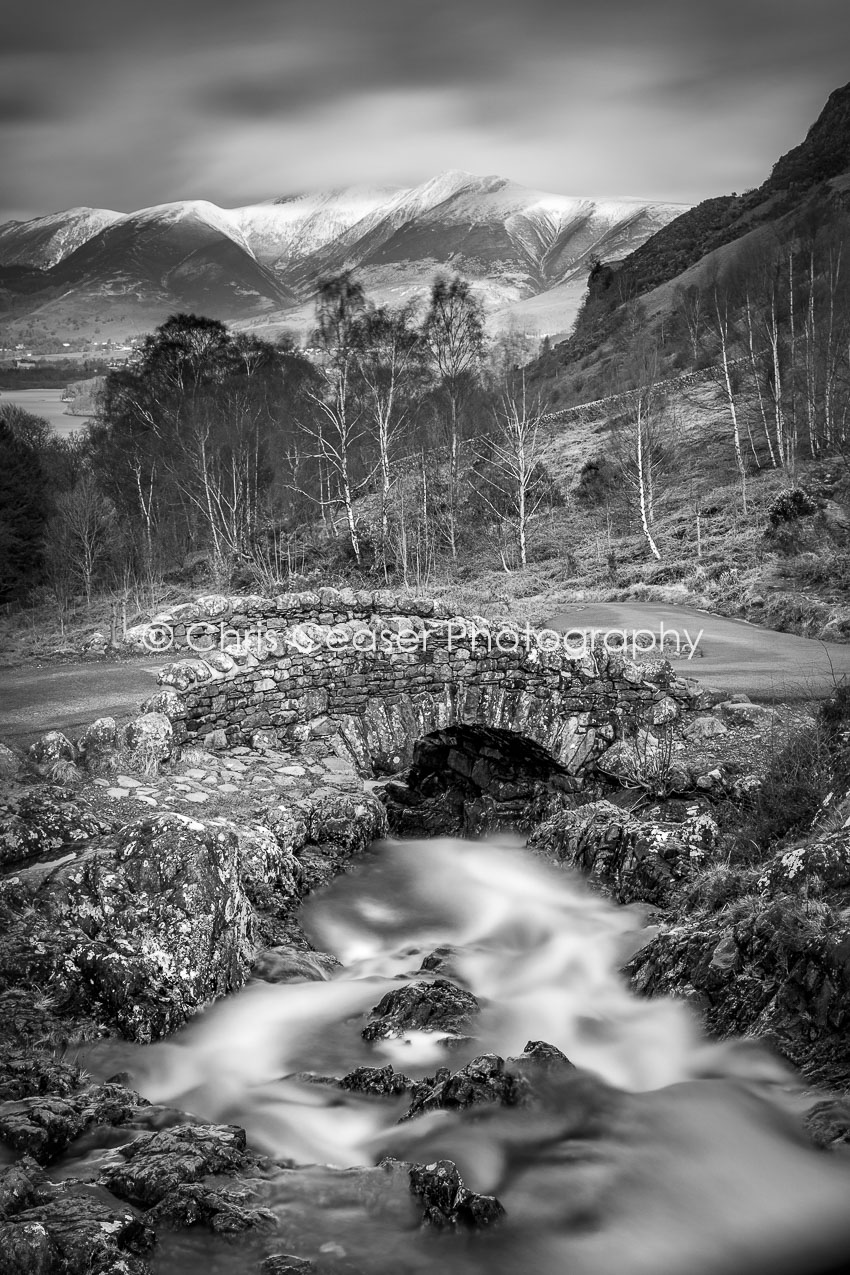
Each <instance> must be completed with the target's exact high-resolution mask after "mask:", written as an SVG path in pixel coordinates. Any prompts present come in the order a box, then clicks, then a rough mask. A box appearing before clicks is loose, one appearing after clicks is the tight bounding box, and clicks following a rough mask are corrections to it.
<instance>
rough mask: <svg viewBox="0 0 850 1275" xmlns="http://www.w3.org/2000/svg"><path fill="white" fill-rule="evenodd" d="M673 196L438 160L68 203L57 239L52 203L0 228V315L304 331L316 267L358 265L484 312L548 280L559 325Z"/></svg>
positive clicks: (665, 215)
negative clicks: (391, 173)
mask: <svg viewBox="0 0 850 1275" xmlns="http://www.w3.org/2000/svg"><path fill="white" fill-rule="evenodd" d="M681 208H682V205H675V204H666V203H662V202H656V203H653V202H650V201H642V200H627V199H621V200H611V199H606V200H594V199H591V198H582V197H574V196H567V195H559V194H552V193H549V192H544V191H536V190H530V189H527V188H526V187H523V186H520V185H518V184H517V183H514V182H512V181H510V180H509V179H508V178H504V177H500V176H498V175H494V174H490V175H486V176H476V175H475V174H471V173H467V172H464V171H462V170H448V171H447V172H445V173H441V174H438V175H437V176H435V177H433V178H430V179H428V180H427V181H425V182H423V183H421V184H420V185H418V186H413V187H369V186H352V187H343V188H338V189H335V190H329V191H319V192H316V193H313V194H305V195H299V196H282V197H278V198H277V199H274V198H273V199H271V200H268V201H264V202H261V203H256V204H250V205H244V206H241V207H236V208H222V207H219V206H218V205H216V204H213V203H212V202H210V201H208V200H182V201H172V202H169V203H163V204H157V205H152V206H151V207H149V208H145V209H139V210H137V211H136V212H132V213H126V214H119V213H112V212H110V211H108V210H96V209H77V210H71V211H72V212H73V213H74V219H73V226H74V232H73V234H71V233H68V234H66V235H65V237H64V238H62V236H61V234H60V231H61V228H62V217H63V214H51V215H50V217H49V218H36V219H33V220H32V221H31V222H24V223H20V222H18V223H7V224H6V225H5V226H2V227H0V318H2V320H3V321H4V322H5V324H6V325H8V324H9V323H10V322H14V321H16V320H18V321H24V320H26V319H30V321H31V322H33V323H34V322H41V323H47V322H48V321H50V322H52V323H53V325H54V327H55V326H57V325H61V323H62V322H63V321H65V322H70V321H71V319H70V315H71V314H72V313H74V314H75V316H76V317H75V319H74V320H73V321H74V322H75V323H76V324H77V326H79V324H80V323H81V322H82V323H83V324H85V323H86V322H88V323H89V324H91V323H93V322H94V321H95V320H97V321H98V322H100V321H103V320H104V318H105V320H106V321H109V319H110V316H112V315H117V314H119V313H120V314H121V315H122V317H125V318H127V317H130V318H131V317H132V314H131V312H132V311H134V310H140V309H145V308H147V309H150V308H151V307H153V309H154V310H155V309H157V307H158V308H160V309H162V310H165V311H167V310H168V309H169V306H172V303H173V304H174V305H180V306H181V307H184V308H185V307H186V306H190V307H193V308H202V309H203V310H204V312H212V313H213V314H214V316H215V317H219V318H222V319H225V320H234V319H238V320H239V321H240V322H242V323H244V324H246V325H248V326H250V322H251V319H252V317H253V318H254V319H256V321H257V322H258V323H259V324H269V323H275V322H277V323H279V324H280V325H281V326H286V324H287V322H288V321H289V322H290V323H294V324H295V326H296V327H298V326H300V327H301V328H302V329H304V330H306V327H307V318H306V316H307V311H308V310H309V309H310V308H311V304H310V303H311V300H312V297H313V296H314V294H315V289H316V285H317V283H318V281H319V280H320V279H321V278H323V277H327V276H329V275H332V274H335V273H338V272H339V271H341V270H344V269H353V270H356V271H357V272H358V275H359V276H361V277H362V279H363V282H364V285H365V286H366V289H367V291H369V292H375V293H377V299H378V300H379V302H383V303H386V302H396V303H397V302H399V301H403V300H410V299H412V298H414V297H421V296H424V295H425V294H426V293H427V291H428V289H429V288H430V284H431V281H432V279H433V276H434V274H435V273H436V272H437V271H439V270H441V269H444V270H445V269H448V270H458V271H459V272H461V273H463V274H465V275H466V276H467V277H469V278H470V281H471V282H472V284H473V286H476V287H477V288H478V290H479V292H480V294H481V296H482V299H483V300H484V302H485V305H487V306H489V308H491V309H493V310H496V311H499V310H502V309H504V308H505V307H507V308H508V309H509V308H510V306H511V305H513V304H516V303H517V302H521V301H523V300H527V299H529V298H535V297H538V296H540V295H541V294H544V293H546V292H547V291H548V290H553V299H554V298H557V301H556V302H555V305H556V310H557V312H558V321H559V322H560V324H561V326H562V329H563V330H566V329H567V328H568V326H569V323H570V322H571V318H572V313H574V312H575V310H576V309H577V306H578V303H579V301H580V295H579V293H580V292H582V291H583V289H584V286H585V281H586V278H587V274H588V271H589V266H590V262H591V258H592V257H593V256H594V255H595V254H600V253H603V252H604V253H605V254H606V255H608V256H612V255H613V256H617V255H622V254H624V253H625V252H627V251H628V250H629V249H630V248H632V247H634V246H635V245H636V244H637V243H640V242H643V240H645V239H646V238H647V237H648V236H649V235H650V234H652V233H653V232H654V231H655V230H657V229H658V228H659V227H660V226H662V225H664V224H666V223H667V222H668V221H669V220H671V218H672V217H674V216H675V215H676V214H677V213H678V212H680V211H681ZM68 215H69V217H70V215H71V213H70V212H69V214H68ZM87 232H90V233H87ZM564 284H568V285H570V286H569V287H567V288H566V289H564V288H563V287H562V286H561V285H564ZM555 289H560V290H559V291H554V290H555ZM571 289H572V290H571ZM571 312H572V313H571ZM163 317H165V315H163ZM116 321H117V320H116Z"/></svg>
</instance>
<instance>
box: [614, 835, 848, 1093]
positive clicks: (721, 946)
mask: <svg viewBox="0 0 850 1275" xmlns="http://www.w3.org/2000/svg"><path fill="white" fill-rule="evenodd" d="M848 864H850V832H848V831H847V830H846V829H840V830H839V831H838V832H835V833H829V834H825V835H822V836H820V837H817V838H815V839H814V840H813V841H811V842H805V843H803V844H802V845H800V846H798V847H796V848H791V849H786V850H781V851H779V852H777V853H776V854H775V855H774V856H773V857H772V858H771V859H769V860H768V861H767V863H765V864H763V865H762V866H761V867H760V868H758V869H751V870H749V871H745V870H741V871H740V872H738V873H737V874H736V873H734V872H730V873H729V876H730V878H731V884H728V885H727V886H726V892H727V893H726V897H725V899H724V900H723V901H722V902H721V903H720V905H719V906H711V904H708V905H702V906H697V907H696V908H695V909H694V911H693V912H692V913H691V915H689V916H686V918H685V919H684V920H682V921H681V922H679V923H678V924H673V925H670V926H669V928H665V929H663V930H662V932H661V933H660V934H659V935H658V936H657V937H656V938H655V939H653V940H652V942H650V943H649V944H648V945H647V946H646V947H645V948H643V949H642V950H641V951H640V952H638V953H637V955H636V956H635V957H634V958H633V960H632V962H631V965H630V967H629V968H630V972H631V974H632V979H633V984H634V986H635V987H636V989H637V990H638V991H640V992H643V993H645V994H649V995H658V994H663V993H675V994H676V995H679V996H682V995H684V996H686V997H687V998H688V999H689V1000H690V1001H691V1002H692V1003H693V1004H694V1006H695V1007H696V1008H698V1009H700V1010H701V1011H702V1016H703V1018H704V1021H705V1024H706V1026H707V1027H708V1029H709V1030H710V1031H711V1032H712V1033H713V1034H715V1035H718V1036H728V1035H733V1034H734V1035H742V1034H744V1035H756V1036H758V1037H760V1038H761V1039H763V1040H766V1041H767V1042H768V1043H770V1044H772V1045H773V1046H774V1047H775V1048H776V1049H777V1050H779V1052H780V1053H782V1054H783V1055H784V1056H785V1057H786V1058H788V1059H789V1060H790V1061H791V1062H792V1063H794V1065H795V1066H798V1067H802V1068H803V1069H804V1070H805V1071H806V1072H807V1073H808V1074H809V1075H811V1076H813V1077H822V1078H827V1077H829V1078H830V1080H832V1081H833V1082H834V1081H839V1082H843V1083H845V1084H846V1083H850V1032H849V1031H848V1029H850V924H848V918H847V903H848V891H850V870H848Z"/></svg>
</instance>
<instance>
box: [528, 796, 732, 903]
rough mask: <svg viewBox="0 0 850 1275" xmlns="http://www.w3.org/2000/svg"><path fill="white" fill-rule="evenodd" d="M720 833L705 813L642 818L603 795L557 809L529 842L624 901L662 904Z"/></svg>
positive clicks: (603, 891)
mask: <svg viewBox="0 0 850 1275" xmlns="http://www.w3.org/2000/svg"><path fill="white" fill-rule="evenodd" d="M718 835H719V833H718V829H717V825H716V823H715V822H714V820H713V819H711V818H710V817H709V816H708V815H705V814H701V813H695V814H692V815H689V816H688V817H687V818H686V819H685V820H684V821H683V822H681V823H672V822H662V821H657V820H639V819H637V818H635V816H634V815H631V814H629V813H628V812H626V811H624V810H621V809H620V808H619V807H618V806H615V805H614V804H613V803H612V802H610V801H605V800H602V801H593V802H589V803H588V804H587V805H586V806H580V807H578V809H575V810H560V811H557V812H556V813H555V814H554V815H552V816H551V817H550V818H549V819H547V820H545V821H544V822H543V823H542V824H540V826H539V827H538V828H536V829H535V831H534V833H533V834H532V836H531V838H530V841H529V844H530V846H531V847H532V849H534V850H535V851H536V852H537V853H538V854H541V855H543V856H544V857H546V858H548V859H551V860H553V861H554V862H556V863H560V864H564V865H566V866H568V867H572V868H576V869H577V870H578V871H579V872H582V873H583V874H584V875H585V876H586V877H587V880H588V883H589V884H590V885H592V886H593V887H594V889H597V890H599V891H600V893H603V894H606V895H608V896H610V897H612V898H615V899H616V900H617V901H618V902H620V903H632V902H646V903H660V902H661V901H662V900H663V899H664V897H665V896H666V894H667V893H668V891H669V889H670V888H671V886H672V885H673V884H674V883H675V882H676V881H679V880H681V879H682V878H683V877H685V876H686V875H688V873H690V872H691V871H692V870H693V869H694V868H697V867H700V866H701V865H702V864H703V863H704V861H705V860H706V858H707V857H708V856H709V855H710V853H711V851H712V850H713V849H714V848H715V846H716V844H717V839H718Z"/></svg>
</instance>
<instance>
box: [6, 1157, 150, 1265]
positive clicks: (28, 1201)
mask: <svg viewBox="0 0 850 1275" xmlns="http://www.w3.org/2000/svg"><path fill="white" fill-rule="evenodd" d="M0 1173H2V1176H0V1201H2V1206H3V1207H2V1212H0V1218H2V1220H0V1253H2V1269H3V1271H4V1272H8V1275H76V1273H77V1272H81V1273H82V1272H85V1273H86V1275H145V1273H146V1272H147V1271H148V1266H147V1264H146V1263H145V1262H144V1261H143V1260H142V1258H143V1256H144V1255H145V1254H147V1253H149V1252H150V1250H151V1249H152V1248H153V1247H154V1244H155V1243H156V1234H155V1232H154V1230H153V1229H152V1227H151V1226H149V1225H148V1223H147V1221H146V1220H145V1219H144V1218H143V1217H141V1216H140V1215H139V1214H138V1212H137V1211H136V1210H135V1209H132V1208H128V1207H126V1206H123V1205H121V1204H120V1203H119V1201H117V1200H116V1199H114V1197H112V1196H110V1195H109V1194H108V1192H106V1191H104V1190H103V1189H102V1188H100V1187H98V1186H92V1185H89V1184H86V1183H81V1182H74V1181H69V1182H65V1183H61V1184H58V1185H57V1184H54V1183H50V1182H47V1181H46V1179H45V1178H44V1177H43V1176H42V1175H41V1174H40V1173H39V1171H38V1170H37V1168H36V1167H35V1166H34V1165H33V1163H32V1161H29V1160H26V1159H25V1160H23V1161H21V1162H20V1163H19V1164H18V1165H16V1166H14V1167H13V1168H12V1169H6V1170H3V1171H0ZM12 1175H14V1177H15V1179H16V1181H15V1184H14V1186H13V1188H12V1190H11V1192H10V1191H9V1189H8V1187H9V1180H10V1177H11V1176H12ZM4 1187H5V1188H6V1189H4Z"/></svg>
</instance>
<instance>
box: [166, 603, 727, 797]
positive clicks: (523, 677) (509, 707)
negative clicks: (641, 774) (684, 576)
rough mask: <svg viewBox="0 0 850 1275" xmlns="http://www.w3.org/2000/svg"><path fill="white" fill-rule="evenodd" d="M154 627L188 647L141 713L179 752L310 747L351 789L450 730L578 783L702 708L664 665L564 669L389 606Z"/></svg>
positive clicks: (535, 634)
mask: <svg viewBox="0 0 850 1275" xmlns="http://www.w3.org/2000/svg"><path fill="white" fill-rule="evenodd" d="M157 624H159V625H161V626H163V631H166V630H165V627H164V626H166V625H167V626H168V629H169V630H171V631H172V632H173V639H174V645H175V647H176V649H177V651H178V652H179V651H180V650H181V648H183V649H186V648H187V644H188V642H189V641H190V640H191V642H192V644H193V645H194V647H195V650H194V651H192V652H190V654H189V655H188V656H187V657H185V658H180V659H178V660H176V661H175V663H173V664H171V665H169V666H168V667H167V668H165V669H163V670H162V672H161V673H160V676H159V681H160V683H161V685H162V687H163V689H162V690H161V691H160V692H158V693H157V694H156V695H155V696H153V698H152V699H151V700H149V701H148V702H147V704H146V706H145V709H146V711H148V712H150V711H159V712H165V713H166V714H167V715H168V716H169V717H170V719H171V721H172V726H173V729H174V733H175V736H176V739H177V740H178V741H179V742H181V743H183V744H186V743H190V742H197V743H210V742H211V736H212V735H213V732H224V735H225V736H226V738H227V742H228V743H229V744H235V743H244V742H250V741H251V740H252V739H254V738H255V737H256V736H257V734H258V732H262V737H264V738H265V739H267V740H269V739H270V740H271V741H272V742H275V741H276V742H277V743H279V744H281V745H285V744H286V743H287V741H290V742H296V741H302V742H303V741H304V740H307V739H310V738H316V737H320V736H322V737H326V738H327V739H328V742H329V743H331V744H332V745H333V747H334V748H335V749H336V750H337V751H338V752H339V753H340V754H341V755H344V756H347V757H349V758H351V759H352V760H353V761H354V762H355V764H356V766H357V768H358V770H359V771H360V773H361V774H363V775H370V774H390V773H394V772H396V771H398V770H400V769H403V768H404V767H405V766H407V765H409V764H410V762H411V760H412V758H413V752H414V748H415V745H416V743H417V741H418V740H419V739H421V738H422V737H423V736H426V735H428V734H430V733H431V732H433V731H438V730H445V729H447V728H450V727H455V726H474V727H489V728H493V729H496V730H503V731H508V732H511V733H512V734H514V735H519V736H521V737H524V738H526V739H528V740H531V741H533V742H534V743H535V744H537V745H539V746H540V747H541V748H543V749H544V750H545V752H546V753H547V754H548V755H549V756H550V757H551V759H552V760H553V761H554V762H555V763H556V764H557V765H558V766H560V767H562V768H563V769H564V770H565V771H566V772H568V773H570V774H573V775H580V774H581V773H582V772H583V771H584V770H586V769H587V768H588V767H590V766H592V765H593V764H594V763H595V762H596V761H597V760H598V759H599V757H600V756H601V755H602V754H603V753H604V752H605V750H606V749H607V748H609V747H610V746H611V744H612V743H614V742H615V740H617V739H618V738H621V737H622V736H623V735H624V734H628V733H629V731H630V730H632V729H634V728H635V727H637V726H640V725H649V724H653V723H654V724H658V723H661V722H667V721H673V720H675V719H676V718H678V717H680V716H681V715H682V714H686V713H689V712H691V711H694V710H699V709H700V708H701V707H703V706H704V705H705V704H706V703H707V702H708V701H707V700H706V697H705V693H703V692H701V691H700V690H699V688H698V687H697V686H696V684H695V683H693V682H689V681H686V680H685V679H683V678H680V677H677V676H676V675H675V673H674V672H673V669H672V668H671V666H670V664H669V663H668V662H667V661H666V660H655V661H652V662H647V663H643V664H640V665H637V664H634V663H632V662H630V661H629V660H628V659H625V658H624V657H623V656H622V655H620V654H619V653H618V652H614V651H610V652H609V651H606V650H605V649H604V648H602V647H597V648H594V649H592V650H588V651H587V652H585V653H584V654H583V655H582V656H580V657H578V656H576V655H572V656H570V655H569V654H568V653H566V652H565V651H564V650H563V648H561V649H558V650H555V649H552V648H553V647H554V646H555V643H554V641H553V635H551V634H550V635H548V636H547V635H546V633H545V632H544V633H542V634H541V633H540V631H536V630H526V629H525V628H523V629H522V630H520V629H518V628H517V629H516V630H514V629H512V628H511V627H510V626H509V625H502V624H498V623H496V622H494V621H492V620H491V621H488V620H486V619H484V618H482V617H480V616H479V617H459V616H455V615H453V614H452V613H451V611H450V608H448V607H447V606H446V605H445V603H442V602H439V601H434V600H430V599H425V598H411V597H410V596H408V595H401V596H399V595H396V594H393V593H391V592H389V591H380V592H378V593H368V592H364V591H355V590H351V589H341V590H335V589H322V590H319V591H318V592H316V593H294V594H285V595H282V596H281V597H278V598H262V597H257V596H251V597H238V598H224V597H219V596H213V597H204V598H199V599H198V600H196V601H195V602H192V603H187V604H184V605H182V606H180V607H177V608H175V609H174V610H173V611H171V612H169V613H164V614H162V615H160V616H158V617H156V618H155V620H154V621H152V625H153V626H155V625H157ZM512 632H516V634H517V638H518V640H517V643H516V648H515V649H511V648H512V637H511V633H512ZM206 642H209V644H210V646H211V648H212V649H210V650H209V651H204V653H203V654H199V653H198V648H199V647H202V646H203V645H204V644H205V643H206ZM219 738H221V737H220V736H219Z"/></svg>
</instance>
